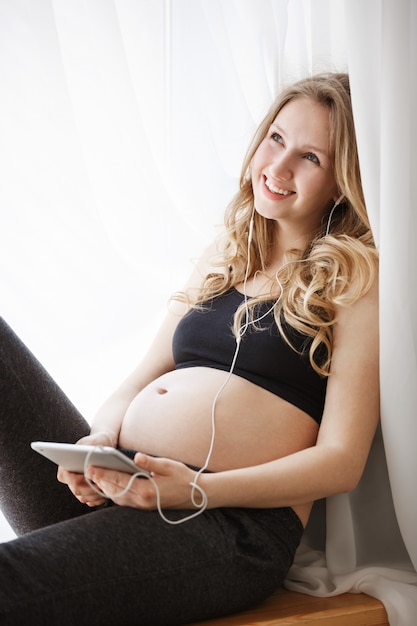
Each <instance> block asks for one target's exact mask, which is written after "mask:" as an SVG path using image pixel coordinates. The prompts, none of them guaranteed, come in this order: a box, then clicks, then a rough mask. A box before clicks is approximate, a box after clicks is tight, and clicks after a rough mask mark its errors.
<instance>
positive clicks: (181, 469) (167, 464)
mask: <svg viewBox="0 0 417 626" xmlns="http://www.w3.org/2000/svg"><path fill="white" fill-rule="evenodd" d="M135 463H136V465H137V466H138V471H140V469H144V470H146V471H147V472H150V473H151V475H152V478H153V480H154V481H155V483H156V485H157V487H158V490H159V496H160V506H161V508H163V509H194V508H196V507H195V506H194V504H193V503H192V500H191V492H192V486H191V485H190V483H192V482H193V481H194V479H195V475H196V472H195V471H193V470H191V469H190V468H189V467H187V466H186V465H184V464H183V463H180V462H178V461H172V460H170V459H161V458H154V457H150V456H147V455H146V454H142V453H140V452H138V453H137V454H136V456H135ZM87 476H88V478H89V479H90V480H91V481H92V482H93V483H94V484H95V485H97V487H98V488H99V489H100V490H101V491H103V492H104V493H106V494H107V495H108V496H110V498H111V499H112V500H113V501H114V502H115V503H116V504H118V505H120V506H130V507H134V508H138V509H143V510H147V511H151V510H154V509H156V508H157V493H156V490H155V486H154V484H153V483H152V481H151V480H148V479H146V478H139V477H138V478H135V479H134V480H133V481H132V485H131V487H130V489H129V491H127V492H126V493H125V494H124V495H123V496H118V495H117V494H119V493H121V492H122V491H123V490H124V489H125V488H126V486H127V484H128V483H129V480H131V475H130V474H127V473H126V472H118V471H115V470H109V469H103V468H99V467H89V468H88V470H87ZM195 499H196V502H197V504H200V503H201V494H199V493H198V491H195Z"/></svg>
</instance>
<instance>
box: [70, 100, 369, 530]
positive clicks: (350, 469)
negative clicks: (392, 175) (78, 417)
mask: <svg viewBox="0 0 417 626" xmlns="http://www.w3.org/2000/svg"><path fill="white" fill-rule="evenodd" d="M328 133H329V127H328V111H327V109H326V108H325V107H324V106H322V105H318V104H315V103H312V102H310V101H306V100H304V99H302V98H301V99H298V100H295V101H294V102H291V103H289V104H287V105H286V106H285V107H284V108H283V109H282V111H281V112H280V113H279V114H278V116H277V119H276V121H275V123H274V125H273V127H272V129H271V133H270V136H268V137H266V138H265V140H264V142H262V144H261V146H260V147H259V148H258V151H257V153H256V154H255V157H254V159H253V167H252V183H253V189H254V195H255V200H256V209H257V211H258V212H259V213H260V214H261V215H263V216H264V217H267V218H268V219H273V220H275V221H276V252H275V256H274V263H273V266H271V267H270V268H267V272H266V274H267V276H268V275H269V276H274V274H275V270H276V269H277V267H279V266H280V265H281V264H282V262H283V254H284V252H285V251H286V250H290V249H293V248H294V247H300V245H301V243H302V242H306V241H307V240H308V238H309V233H310V232H311V229H312V228H314V226H316V225H317V223H318V221H319V220H321V218H322V216H323V210H322V209H320V207H322V206H323V205H324V204H325V205H328V203H329V202H332V201H333V202H334V201H335V200H336V198H337V197H338V195H339V192H338V190H337V187H336V184H335V181H334V177H333V171H332V168H331V164H330V159H329V157H328V155H327V153H326V150H327V141H326V138H327V136H328ZM312 147H314V149H315V150H316V148H317V147H318V150H316V151H317V156H316V154H315V153H312ZM278 190H281V192H284V193H279V192H278ZM211 254H212V251H210V250H209V251H208V252H207V254H206V255H205V256H204V257H203V258H202V260H201V262H200V264H199V266H198V268H197V270H196V271H195V273H194V275H193V276H192V278H191V279H190V283H189V284H188V287H195V286H198V285H199V284H200V282H201V277H202V276H204V275H206V274H207V272H208V271H210V270H211V266H210V258H211ZM264 278H265V277H264ZM268 280H269V279H268V277H266V278H265V280H264V279H262V280H259V277H256V279H251V280H250V281H249V282H248V285H247V293H248V295H255V294H256V293H259V292H262V291H264V290H265V288H267V285H266V283H267V282H268ZM236 287H237V288H238V289H240V290H241V289H242V285H237V286H236ZM183 314H184V311H183V310H179V311H171V312H170V313H168V315H167V318H166V320H165V322H164V324H163V326H162V328H161V330H160V332H159V333H158V335H157V337H156V338H155V341H154V343H153V344H152V346H151V348H150V350H149V352H148V354H147V355H146V356H145V358H144V360H143V362H142V363H141V364H140V365H139V366H138V368H137V369H136V370H135V371H134V372H133V373H132V374H131V376H129V377H128V379H127V380H126V381H125V382H124V383H123V384H122V385H121V387H120V388H119V389H118V390H117V391H116V392H115V393H114V394H113V395H112V396H111V397H110V398H109V400H108V401H107V402H106V403H105V404H104V405H103V407H102V408H101V409H100V410H99V412H98V414H97V416H96V418H95V420H94V422H93V425H92V429H91V434H90V435H89V436H88V437H85V438H83V439H82V440H81V442H82V443H94V444H106V445H109V444H110V445H114V446H116V445H120V446H122V447H126V448H130V449H133V450H139V451H141V452H140V453H138V454H137V455H136V457H135V461H136V463H137V464H138V465H140V466H141V467H143V468H144V469H147V470H149V471H151V472H152V473H153V475H154V478H155V481H156V483H157V485H158V489H159V492H160V497H161V503H162V506H163V508H166V509H170V508H171V509H179V508H187V509H192V508H193V504H192V502H191V499H190V494H191V488H190V482H192V481H193V480H194V479H195V475H196V473H195V472H194V471H193V470H191V469H190V468H189V467H187V465H185V464H191V465H194V466H198V467H201V466H203V465H204V463H205V461H206V457H207V453H208V449H209V443H210V436H211V411H212V404H213V399H214V397H215V395H216V393H217V391H218V389H219V388H220V387H221V385H222V384H223V382H224V380H225V378H226V377H227V372H222V371H219V370H215V369H211V368H192V369H185V370H179V371H175V369H174V361H173V356H172V347H171V345H172V336H173V333H174V331H175V328H176V326H177V324H178V321H179V320H180V319H181V315H183ZM378 378H379V370H378V293H377V284H375V285H374V287H373V288H372V289H371V290H370V291H369V292H368V293H367V294H366V295H365V296H363V297H362V298H360V299H359V300H358V301H357V302H356V303H355V304H354V305H353V306H351V307H350V308H349V309H346V308H345V309H340V310H339V311H338V312H337V321H336V324H335V326H334V350H333V356H332V367H331V375H330V378H329V381H328V386H327V393H326V401H325V408H324V414H323V419H322V423H321V426H320V429H319V428H318V425H317V424H316V422H315V421H314V420H313V419H312V418H311V417H310V416H308V415H307V414H305V413H304V412H303V411H301V410H300V409H298V408H296V407H294V406H293V405H291V404H289V403H288V402H286V401H284V400H282V399H281V398H279V397H277V396H275V395H274V394H272V393H270V392H268V391H265V390H264V389H262V388H259V387H257V386H255V385H254V384H252V383H250V382H248V381H246V380H244V379H242V378H239V377H237V376H234V375H232V377H231V379H230V381H229V383H228V384H227V386H226V387H225V389H224V390H223V392H222V394H221V396H220V398H219V400H218V403H217V406H216V411H215V423H216V437H215V445H214V449H213V454H212V456H211V458H210V462H209V468H210V469H211V470H213V472H212V473H210V474H203V475H201V476H200V478H199V485H200V486H201V487H202V488H203V489H204V491H205V493H206V494H207V497H208V506H209V507H220V506H221V507H229V506H242V507H255V508H256V507H260V508H262V507H263V508H265V507H282V506H290V507H292V508H293V509H294V511H295V512H296V513H297V515H298V516H299V517H300V519H301V521H302V523H303V524H306V522H307V520H308V517H309V513H310V510H311V505H312V502H313V501H314V500H315V499H318V498H323V497H326V496H329V495H333V494H335V493H341V492H344V491H349V490H351V489H353V488H354V487H355V486H356V484H357V482H358V481H359V479H360V476H361V474H362V471H363V468H364V465H365V462H366V459H367V456H368V453H369V449H370V446H371V443H372V439H373V436H374V433H375V429H376V426H377V423H378V419H379V383H378ZM144 453H147V454H144ZM148 454H149V455H156V457H158V458H153V457H152V456H148ZM58 478H59V480H60V481H61V482H64V483H66V484H68V486H69V487H70V489H71V490H72V492H73V493H74V495H75V496H76V497H77V498H78V499H79V500H80V501H81V502H84V503H87V504H88V505H89V506H97V505H98V504H101V503H102V502H103V501H104V500H103V498H102V497H101V496H99V495H98V494H96V493H95V492H94V491H93V490H92V489H91V487H89V485H88V484H87V483H86V482H85V479H84V476H82V475H79V474H72V473H70V472H66V471H65V470H63V469H62V468H59V470H58ZM89 478H90V479H91V480H93V481H94V482H95V483H96V484H97V486H99V487H100V489H102V490H103V491H105V492H106V493H107V494H109V495H110V496H112V494H113V499H114V501H115V502H116V503H117V504H120V505H125V506H133V507H137V508H142V509H146V510H151V509H155V508H156V494H155V489H154V488H153V486H152V485H151V484H150V482H149V481H144V480H141V481H139V480H137V481H135V482H134V484H133V485H132V487H131V489H130V491H129V492H128V493H127V494H126V495H125V496H123V497H117V495H116V494H117V493H119V492H120V491H121V489H122V488H124V486H126V484H127V482H128V479H129V477H128V476H127V475H126V474H124V473H122V472H114V471H110V470H102V469H98V468H90V470H89Z"/></svg>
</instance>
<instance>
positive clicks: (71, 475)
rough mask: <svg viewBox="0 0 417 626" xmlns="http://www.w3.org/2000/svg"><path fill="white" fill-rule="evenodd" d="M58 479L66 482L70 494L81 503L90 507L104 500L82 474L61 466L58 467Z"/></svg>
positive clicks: (102, 502)
mask: <svg viewBox="0 0 417 626" xmlns="http://www.w3.org/2000/svg"><path fill="white" fill-rule="evenodd" d="M57 476H58V481H59V482H61V483H63V484H66V485H67V486H68V488H69V489H70V491H71V492H72V494H73V495H74V496H75V497H76V498H77V500H79V501H80V502H81V503H82V504H87V505H88V506H90V507H95V506H99V505H100V504H104V502H106V498H104V497H103V496H102V495H100V494H98V493H96V492H95V491H94V489H92V488H91V486H90V485H88V483H87V482H86V481H85V478H84V475H83V474H76V473H75V472H69V471H67V470H65V469H63V468H62V467H59V468H58V473H57Z"/></svg>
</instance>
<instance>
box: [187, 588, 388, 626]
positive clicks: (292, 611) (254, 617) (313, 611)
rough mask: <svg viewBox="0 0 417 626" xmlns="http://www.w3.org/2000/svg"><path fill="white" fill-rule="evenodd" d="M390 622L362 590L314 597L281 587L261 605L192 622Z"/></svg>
mask: <svg viewBox="0 0 417 626" xmlns="http://www.w3.org/2000/svg"><path fill="white" fill-rule="evenodd" d="M294 624H298V626H308V625H311V626H389V622H388V618H387V613H386V611H385V608H384V605H383V604H382V602H380V601H379V600H376V599H375V598H371V597H370V596H367V595H365V594H363V593H359V594H356V593H344V594H341V595H339V596H334V597H332V598H316V597H313V596H309V595H305V594H302V593H295V592H293V591H287V590H286V589H280V590H278V591H277V592H276V593H274V594H273V595H272V596H271V597H270V598H268V599H267V600H266V601H265V602H263V603H262V604H261V605H259V606H257V607H255V608H254V609H251V610H250V611H244V612H242V613H239V614H236V615H231V616H229V617H222V618H220V619H214V620H208V621H205V622H196V623H195V624H194V625H193V626H291V625H294Z"/></svg>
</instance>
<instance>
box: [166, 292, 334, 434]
mask: <svg viewBox="0 0 417 626" xmlns="http://www.w3.org/2000/svg"><path fill="white" fill-rule="evenodd" d="M243 300H244V295H243V294H242V293H240V292H239V291H237V290H236V289H231V290H230V291H228V292H226V293H225V294H223V295H221V296H218V297H216V298H214V299H213V300H212V301H211V303H208V304H207V306H206V307H205V308H204V309H203V310H200V309H191V310H190V311H189V312H188V313H187V314H186V315H185V316H184V317H183V318H182V320H181V321H180V322H179V324H178V326H177V329H176V331H175V334H174V338H173V354H174V361H175V365H176V369H181V368H186V367H212V368H215V369H220V370H225V371H229V370H230V366H231V363H232V359H233V355H234V353H235V349H236V341H235V338H234V336H233V332H232V327H233V317H234V314H235V312H236V310H237V308H238V307H239V306H240V304H242V302H243ZM271 305H272V302H264V303H262V304H260V305H259V308H257V309H256V313H255V317H256V318H258V317H261V316H262V315H263V314H264V313H266V312H267V311H268V309H270V308H271ZM257 326H258V327H261V328H262V329H263V330H262V331H259V330H256V329H255V328H254V327H253V326H252V325H249V327H248V329H247V331H246V333H245V334H244V336H243V337H242V341H241V345H240V349H239V354H238V357H237V360H236V364H235V368H234V370H233V373H234V374H236V375H238V376H241V377H242V378H246V379H247V380H249V381H250V382H252V383H254V384H255V385H258V386H259V387H263V388H264V389H266V390H268V391H271V392H272V393H273V394H275V395H277V396H279V397H281V398H283V399H284V400H287V401H288V402H290V403H291V404H293V405H294V406H296V407H298V408H299V409H301V410H302V411H305V413H307V414H308V415H310V416H311V417H312V418H313V419H314V420H315V421H316V422H317V423H318V424H319V423H320V421H321V417H322V413H323V406H324V396H325V393H326V384H327V378H326V377H322V376H319V375H318V374H317V373H316V372H315V371H314V370H313V368H312V367H311V365H310V362H309V358H308V348H309V345H310V344H309V342H310V341H311V340H310V339H309V338H308V337H306V335H303V334H302V333H299V332H297V331H295V330H294V329H293V328H289V327H286V332H287V331H288V337H289V339H290V341H291V343H292V344H293V345H294V346H295V347H296V349H297V350H298V351H302V354H299V353H298V352H295V351H294V350H293V349H292V348H291V347H290V346H289V345H288V344H287V343H286V342H285V340H284V339H283V338H282V337H281V335H280V333H279V330H278V327H277V325H276V323H275V320H274V316H273V312H272V311H270V312H269V313H268V314H267V315H266V316H265V317H264V318H263V319H262V320H261V321H260V322H258V323H257Z"/></svg>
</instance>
